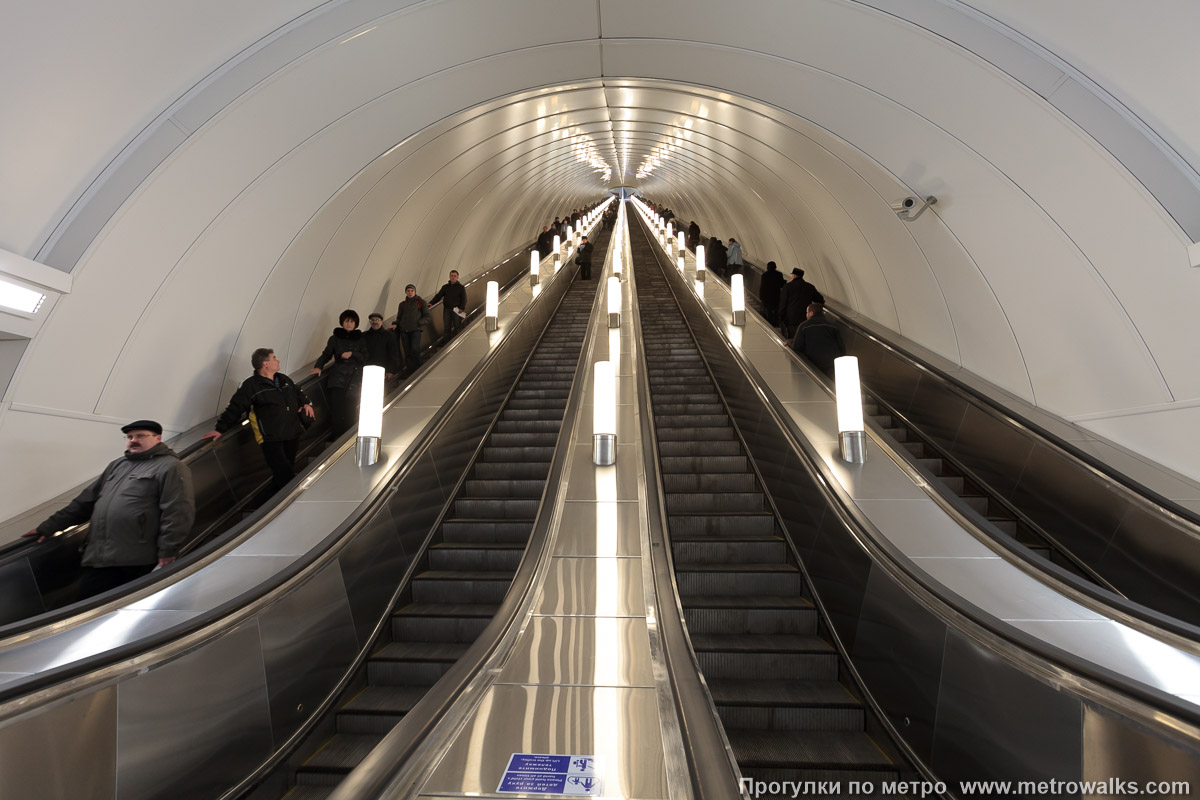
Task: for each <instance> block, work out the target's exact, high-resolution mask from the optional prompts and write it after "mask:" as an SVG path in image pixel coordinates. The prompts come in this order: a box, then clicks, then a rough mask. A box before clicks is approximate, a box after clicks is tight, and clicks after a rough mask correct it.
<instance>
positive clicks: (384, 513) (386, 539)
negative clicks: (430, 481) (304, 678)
mask: <svg viewBox="0 0 1200 800" xmlns="http://www.w3.org/2000/svg"><path fill="white" fill-rule="evenodd" d="M412 557H413V553H406V552H405V550H404V547H403V546H402V545H401V544H400V537H399V535H398V533H397V531H396V524H395V522H394V521H393V520H392V514H391V512H390V511H389V510H388V509H387V508H386V507H384V508H381V509H379V511H378V512H377V513H376V514H375V516H374V517H372V519H371V521H370V522H368V523H367V524H366V525H365V526H364V527H363V529H362V530H361V531H359V533H358V535H357V536H355V537H354V541H352V542H350V543H349V544H348V545H346V547H345V548H344V549H343V550H342V552H341V553H339V554H338V563H339V564H340V565H341V570H342V580H343V581H344V582H345V584H346V595H347V598H348V599H349V602H350V612H351V614H353V615H354V627H355V631H356V636H357V639H358V641H359V642H360V643H361V642H366V640H367V637H368V636H370V634H371V631H372V629H373V628H374V627H375V624H376V623H377V622H378V621H379V618H380V616H381V615H382V614H383V613H385V612H386V611H387V610H388V609H387V607H388V604H389V603H390V602H391V599H392V594H393V593H394V592H395V590H396V583H397V582H398V581H399V580H400V579H401V578H402V577H403V575H404V571H405V570H406V569H407V568H408V565H409V562H410V561H411V559H412Z"/></svg>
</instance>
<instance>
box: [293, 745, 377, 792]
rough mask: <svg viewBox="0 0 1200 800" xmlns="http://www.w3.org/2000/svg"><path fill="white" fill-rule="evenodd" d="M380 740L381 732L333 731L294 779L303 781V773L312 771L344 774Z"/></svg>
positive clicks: (360, 760)
mask: <svg viewBox="0 0 1200 800" xmlns="http://www.w3.org/2000/svg"><path fill="white" fill-rule="evenodd" d="M382 740H383V734H366V733H335V734H334V735H333V736H331V737H330V738H329V741H327V742H326V743H325V744H324V745H323V746H322V747H321V749H320V750H318V751H317V752H315V753H313V754H312V756H311V757H310V758H309V759H308V760H307V761H305V762H304V764H303V766H301V767H300V769H299V770H298V771H297V773H296V781H297V782H298V783H303V782H305V775H308V774H312V773H326V774H329V773H333V774H336V775H344V774H346V773H348V772H350V770H352V769H354V768H355V767H357V766H358V765H359V764H360V763H361V762H362V760H363V759H364V758H366V757H367V754H368V753H370V752H371V750H373V749H374V748H375V746H376V745H377V744H379V743H380V742H381V741H382Z"/></svg>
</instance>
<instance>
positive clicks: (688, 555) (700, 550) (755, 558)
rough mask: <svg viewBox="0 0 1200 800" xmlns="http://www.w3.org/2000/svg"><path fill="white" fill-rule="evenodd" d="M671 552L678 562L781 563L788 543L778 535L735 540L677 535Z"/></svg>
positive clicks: (785, 554) (785, 556)
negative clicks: (696, 539) (679, 536)
mask: <svg viewBox="0 0 1200 800" xmlns="http://www.w3.org/2000/svg"><path fill="white" fill-rule="evenodd" d="M671 554H672V555H673V556H674V558H675V563H676V564H679V565H684V564H721V563H725V564H756V563H763V562H779V563H782V562H785V561H787V557H788V546H787V542H785V541H784V540H783V539H781V538H779V537H777V536H772V537H764V538H761V539H738V540H736V541H720V540H713V539H707V540H703V541H691V540H684V541H680V540H679V539H676V540H675V541H673V542H672V544H671Z"/></svg>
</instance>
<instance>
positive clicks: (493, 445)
mask: <svg viewBox="0 0 1200 800" xmlns="http://www.w3.org/2000/svg"><path fill="white" fill-rule="evenodd" d="M607 238H608V237H607V234H602V235H601V237H600V240H599V241H598V242H597V248H598V249H603V248H604V247H606V246H607ZM595 294H596V283H595V282H593V281H584V280H579V279H577V280H576V281H575V283H574V284H573V285H572V286H571V287H570V288H569V289H568V290H567V292H566V294H565V296H564V297H563V299H562V302H561V304H560V305H559V308H558V311H557V312H556V313H555V316H554V318H553V320H552V321H551V322H550V324H549V326H548V327H547V328H546V331H545V333H544V334H543V336H542V338H541V340H540V342H539V343H538V345H537V348H536V349H535V350H534V352H533V354H532V355H531V356H530V359H529V361H528V363H527V365H526V367H525V369H524V371H523V372H522V373H521V376H520V378H519V379H518V380H517V383H516V384H515V385H514V386H513V388H512V391H511V393H510V395H509V397H508V399H507V402H506V403H505V404H504V406H503V407H502V409H501V411H500V413H499V415H498V416H497V417H496V419H495V422H494V424H493V426H492V428H491V430H490V431H489V432H488V435H487V436H486V438H485V439H484V441H483V443H482V445H481V446H480V448H479V449H478V451H477V454H476V457H475V459H474V462H473V463H472V464H471V466H470V468H469V469H468V471H467V473H466V476H465V478H464V480H463V481H462V482H461V483H460V485H459V487H458V491H457V493H456V494H455V496H454V497H453V499H452V500H451V502H450V503H449V504H448V507H447V509H446V512H445V514H444V516H443V517H442V519H441V520H440V522H439V524H438V527H437V532H436V534H435V535H434V537H433V539H432V540H431V542H430V546H429V547H428V550H427V552H426V554H425V556H424V557H423V559H422V567H423V568H422V569H420V570H418V571H417V573H416V574H415V575H414V577H413V579H412V581H411V583H410V585H409V586H408V587H407V588H406V590H405V591H404V594H403V599H402V600H401V602H400V603H399V604H398V607H397V609H396V610H395V611H394V613H393V615H392V624H391V630H390V632H389V633H390V639H391V641H390V642H387V643H385V644H382V645H381V646H377V649H376V650H375V651H374V652H373V654H372V655H371V656H370V657H369V658H368V660H367V662H366V664H365V670H364V671H363V673H362V675H361V677H360V679H359V681H360V683H359V685H358V686H357V687H356V689H354V690H351V691H349V692H347V695H348V699H347V700H346V701H345V702H344V703H342V704H341V706H340V707H339V708H337V710H336V712H335V713H334V718H335V720H334V722H333V724H332V726H331V727H332V728H333V730H332V731H331V732H327V733H326V737H325V739H324V741H322V742H319V743H317V746H316V749H315V751H314V752H312V754H311V755H309V756H308V757H307V758H304V759H303V761H302V763H300V764H299V765H297V766H296V767H295V768H294V770H292V772H291V782H292V783H293V784H294V787H293V788H292V790H291V791H290V792H289V793H288V795H287V797H289V798H304V799H305V800H307V799H308V798H320V797H325V796H328V794H329V793H330V792H332V791H333V789H334V787H336V786H337V784H338V783H339V782H340V781H341V780H342V779H343V778H344V777H345V776H346V775H347V774H348V773H349V772H350V770H352V769H353V768H354V767H356V766H357V765H358V764H359V763H360V762H361V761H362V759H363V758H364V757H365V756H366V755H367V754H368V753H369V752H370V750H371V749H372V748H373V747H374V746H375V745H377V744H378V743H379V742H380V741H381V740H382V739H383V737H384V736H385V735H386V733H387V732H388V731H390V730H391V729H392V728H393V727H394V726H395V725H396V724H397V723H398V722H399V721H400V720H401V719H402V718H403V717H404V715H405V714H406V713H407V712H408V711H409V710H411V709H412V707H413V706H414V705H415V704H416V703H417V702H418V701H419V700H420V699H421V697H422V696H423V695H424V694H425V693H426V692H427V691H428V690H429V688H430V687H431V686H433V684H435V683H436V682H437V681H438V679H439V678H440V677H441V676H442V675H443V674H445V673H446V671H447V670H448V669H449V668H450V667H451V666H453V664H454V663H455V662H456V661H457V660H458V659H459V658H460V657H461V656H462V655H463V654H464V653H465V652H466V651H467V649H468V648H469V647H470V646H471V644H472V643H473V642H474V641H475V639H476V638H477V637H478V635H479V634H480V632H481V631H482V630H483V629H484V628H485V627H487V625H488V624H489V623H490V622H491V621H492V617H493V616H494V615H495V613H496V610H497V607H498V606H499V604H500V602H501V600H502V599H503V598H504V596H505V594H506V593H507V591H508V589H509V585H510V583H511V581H512V578H513V575H514V573H515V572H516V570H517V567H518V565H519V563H520V561H521V559H522V557H523V556H524V553H525V547H526V542H527V540H528V538H529V535H530V532H531V530H532V528H533V525H534V521H535V519H536V517H537V515H538V509H539V507H540V505H541V502H542V497H543V495H544V494H545V491H546V478H547V474H548V472H549V470H550V462H551V460H552V458H553V456H554V451H555V447H556V445H557V442H558V438H559V429H560V427H561V425H562V419H563V414H564V411H565V408H566V404H567V399H568V396H569V394H570V390H571V385H572V383H573V381H574V378H575V372H576V368H577V363H578V360H579V355H580V350H581V347H582V344H583V341H584V335H585V333H586V331H587V327H588V322H589V318H590V315H591V310H592V305H593V303H594V299H595ZM318 737H319V734H318Z"/></svg>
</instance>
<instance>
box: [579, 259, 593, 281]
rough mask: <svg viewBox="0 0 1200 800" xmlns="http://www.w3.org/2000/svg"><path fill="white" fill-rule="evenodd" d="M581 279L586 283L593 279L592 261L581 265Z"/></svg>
mask: <svg viewBox="0 0 1200 800" xmlns="http://www.w3.org/2000/svg"><path fill="white" fill-rule="evenodd" d="M579 277H581V278H583V279H584V280H585V281H590V280H591V279H592V262H591V261H584V262H583V263H582V264H580V265H579Z"/></svg>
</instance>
